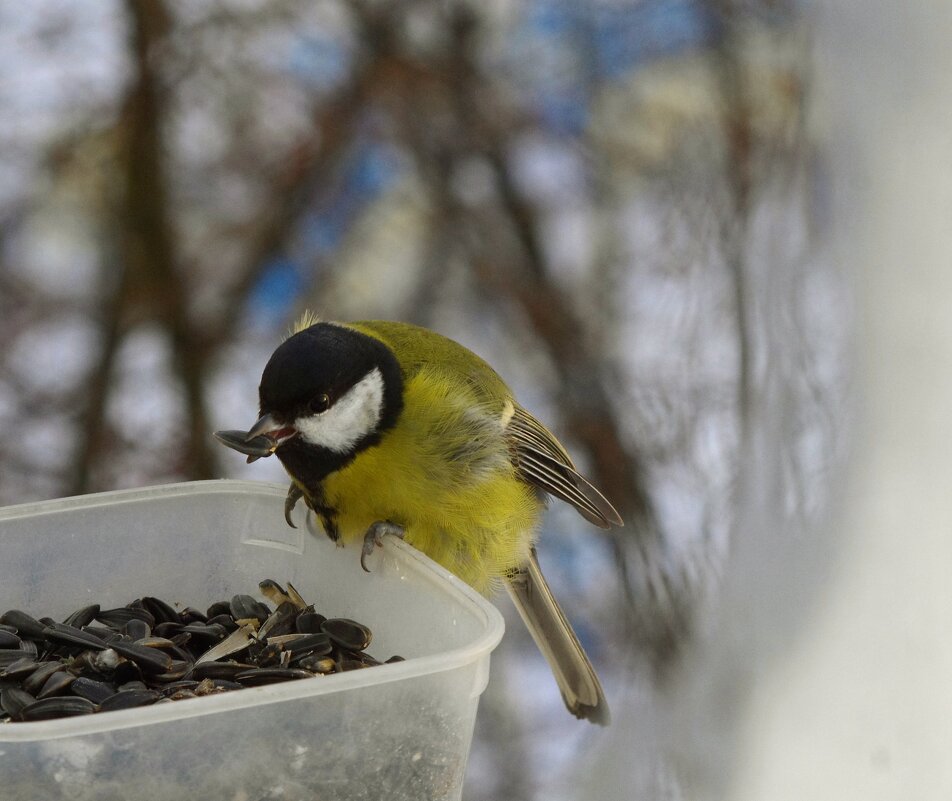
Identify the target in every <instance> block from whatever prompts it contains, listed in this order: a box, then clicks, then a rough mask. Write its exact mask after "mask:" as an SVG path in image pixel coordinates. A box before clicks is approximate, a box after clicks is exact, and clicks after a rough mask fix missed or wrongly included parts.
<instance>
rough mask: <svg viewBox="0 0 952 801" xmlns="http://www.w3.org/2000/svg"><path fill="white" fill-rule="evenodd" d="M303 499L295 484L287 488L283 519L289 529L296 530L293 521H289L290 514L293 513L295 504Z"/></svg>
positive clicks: (301, 492) (300, 490)
mask: <svg viewBox="0 0 952 801" xmlns="http://www.w3.org/2000/svg"><path fill="white" fill-rule="evenodd" d="M303 497H304V492H303V490H302V489H301V488H300V487H299V486H298V485H297V484H294V483H292V484H291V486H290V487H288V496H287V497H286V498H285V499H284V519H285V520H286V521H287V522H288V525H289V526H290V527H291V528H297V526H296V525H294V521H293V520H291V512H293V511H294V507H295V506H297V502H298V501H299V500H301V498H303Z"/></svg>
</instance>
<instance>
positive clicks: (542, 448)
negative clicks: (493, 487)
mask: <svg viewBox="0 0 952 801" xmlns="http://www.w3.org/2000/svg"><path fill="white" fill-rule="evenodd" d="M506 435H507V437H508V439H509V443H510V447H511V449H512V453H513V459H514V462H515V464H516V467H517V469H518V470H519V473H520V475H521V476H522V477H523V479H525V480H526V481H527V482H529V483H530V484H532V485H534V486H536V487H539V489H541V490H544V491H545V492H548V493H549V494H550V495H553V496H554V497H556V498H559V499H560V500H563V501H565V502H566V503H568V504H571V505H572V506H574V507H575V509H576V510H577V511H578V513H579V514H581V515H582V517H584V518H585V519H586V520H588V521H589V522H590V523H594V524H595V525H596V526H600V527H601V528H610V527H611V526H612V525H616V526H621V525H624V523H623V522H622V519H621V517H620V516H619V514H618V512H617V511H615V507H614V506H612V505H611V503H609V502H608V500H607V499H606V498H605V496H604V495H602V493H601V492H599V491H598V490H597V489H596V488H595V487H594V486H593V485H592V484H591V482H589V481H588V480H587V479H586V478H584V477H583V476H582V475H581V474H580V473H579V472H578V471H577V470H576V469H575V465H574V464H573V463H572V459H571V457H570V456H569V455H568V453H567V452H566V450H565V448H563V447H562V445H561V443H560V442H559V441H558V440H557V439H556V438H555V435H553V434H552V433H551V432H550V431H549V430H548V429H547V428H546V427H545V426H544V425H542V423H540V422H539V421H538V420H537V419H536V418H535V417H533V416H532V415H531V414H529V412H527V411H526V410H525V409H523V408H522V407H521V406H516V407H515V411H514V412H513V415H512V418H511V420H510V421H509V424H508V426H507V427H506Z"/></svg>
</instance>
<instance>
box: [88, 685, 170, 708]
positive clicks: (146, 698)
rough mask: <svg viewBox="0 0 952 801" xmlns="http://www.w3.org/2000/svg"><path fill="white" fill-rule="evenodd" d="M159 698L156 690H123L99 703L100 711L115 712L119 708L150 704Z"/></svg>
mask: <svg viewBox="0 0 952 801" xmlns="http://www.w3.org/2000/svg"><path fill="white" fill-rule="evenodd" d="M158 700H159V694H158V693H157V692H156V691H155V690H141V689H133V690H121V691H120V692H117V693H115V694H113V695H110V696H109V697H108V698H107V699H106V700H104V701H103V702H102V703H101V704H100V705H99V711H100V712H114V711H115V710H117V709H134V708H135V707H140V706H149V705H150V704H154V703H155V702H156V701H158Z"/></svg>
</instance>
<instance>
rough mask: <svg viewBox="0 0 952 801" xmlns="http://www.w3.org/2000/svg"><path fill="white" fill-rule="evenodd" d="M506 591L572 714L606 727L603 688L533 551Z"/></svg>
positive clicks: (606, 710) (510, 580)
mask: <svg viewBox="0 0 952 801" xmlns="http://www.w3.org/2000/svg"><path fill="white" fill-rule="evenodd" d="M506 589H507V590H508V591H509V595H510V596H511V597H512V600H513V602H514V603H515V605H516V609H517V610H519V615H520V616H521V617H522V619H523V621H524V622H525V624H526V626H527V627H528V628H529V633H530V634H531V635H532V639H534V640H535V642H536V645H538V646H539V650H540V651H541V652H542V655H543V656H544V657H545V659H546V661H547V662H548V663H549V666H550V667H551V668H552V673H553V674H554V675H555V681H556V683H557V684H558V685H559V690H560V691H561V693H562V700H564V701H565V705H566V706H567V707H568V710H569V712H571V713H572V714H573V715H575V716H576V717H577V718H585V719H586V720H589V721H591V722H592V723H597V724H599V725H600V726H607V725H608V724H609V722H610V720H611V716H610V714H609V711H608V702H607V701H606V700H605V694H604V693H603V692H602V685H601V683H600V682H599V681H598V676H596V675H595V669H594V668H593V667H592V663H591V662H590V661H589V659H588V657H587V656H586V654H585V651H583V650H582V646H581V644H580V643H579V641H578V637H576V636H575V632H574V631H573V630H572V627H571V626H570V625H569V622H568V620H566V618H565V613H564V612H563V611H562V608H561V607H560V606H559V604H558V601H556V600H555V596H553V595H552V590H550V589H549V585H548V584H547V583H546V581H545V577H544V576H543V575H542V570H541V569H540V568H539V562H538V560H537V559H536V553H535V549H534V548H533V549H532V552H531V554H530V556H529V562H528V564H527V565H526V566H525V567H524V568H522V569H521V570H519V571H518V572H516V573H513V574H512V575H510V576H509V577H508V579H507V581H506Z"/></svg>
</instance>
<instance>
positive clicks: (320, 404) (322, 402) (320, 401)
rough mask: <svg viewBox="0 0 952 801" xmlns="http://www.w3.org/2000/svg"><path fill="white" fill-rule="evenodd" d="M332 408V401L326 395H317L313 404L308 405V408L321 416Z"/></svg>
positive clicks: (312, 400)
mask: <svg viewBox="0 0 952 801" xmlns="http://www.w3.org/2000/svg"><path fill="white" fill-rule="evenodd" d="M330 407H331V399H330V398H329V397H328V396H327V395H325V394H323V393H322V394H320V395H315V396H314V397H313V398H312V399H311V402H310V403H309V404H308V405H307V408H308V409H310V410H311V412H313V413H314V414H320V413H321V412H326V411H327V410H328V409H329V408H330Z"/></svg>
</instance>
